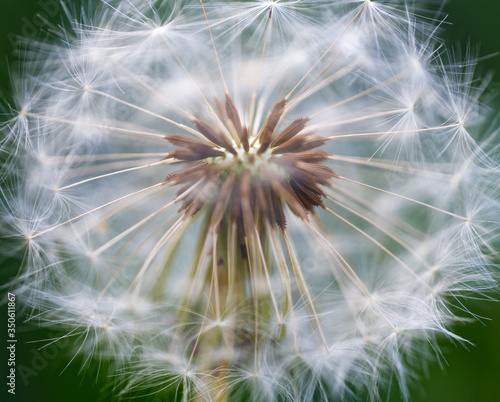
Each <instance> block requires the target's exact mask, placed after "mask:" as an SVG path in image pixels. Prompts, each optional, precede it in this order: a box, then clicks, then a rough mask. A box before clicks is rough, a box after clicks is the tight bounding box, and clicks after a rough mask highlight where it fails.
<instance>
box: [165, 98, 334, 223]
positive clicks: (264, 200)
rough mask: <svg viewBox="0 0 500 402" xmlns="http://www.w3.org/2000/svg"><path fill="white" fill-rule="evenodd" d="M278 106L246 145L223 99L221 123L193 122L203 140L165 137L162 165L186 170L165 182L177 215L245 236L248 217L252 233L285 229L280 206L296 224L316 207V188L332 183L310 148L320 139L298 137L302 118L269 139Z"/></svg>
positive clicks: (320, 156)
mask: <svg viewBox="0 0 500 402" xmlns="http://www.w3.org/2000/svg"><path fill="white" fill-rule="evenodd" d="M285 107H286V100H285V99H283V100H281V101H279V102H277V103H276V104H275V105H274V106H273V108H272V109H271V111H270V112H269V114H268V116H267V118H266V121H265V122H264V124H263V126H262V127H261V129H260V131H259V133H258V135H257V137H256V138H255V139H254V140H253V143H250V137H249V132H248V128H247V127H244V126H242V124H241V120H240V117H239V113H238V111H237V110H236V107H235V106H234V104H233V102H232V101H231V98H230V97H229V96H228V95H226V101H225V104H224V105H223V104H222V103H221V102H219V103H218V109H219V110H218V111H219V116H220V118H221V123H219V124H212V123H209V122H207V121H205V120H200V119H195V120H194V121H193V123H194V125H195V126H196V128H197V129H198V131H199V132H200V133H201V134H202V136H203V137H204V139H195V138H191V137H187V136H185V135H169V136H166V137H165V138H166V139H167V140H168V141H170V142H171V143H172V144H173V145H175V146H177V147H178V148H177V149H176V150H175V151H174V152H171V153H169V154H168V155H167V158H172V159H177V160H180V161H185V162H186V163H187V166H185V167H184V168H183V169H181V170H178V171H177V172H174V173H172V174H170V175H169V176H168V177H167V178H166V182H168V183H170V184H171V185H182V187H181V188H180V190H179V192H178V196H180V197H182V198H183V204H182V207H181V209H180V210H184V211H185V214H186V215H188V216H192V215H194V214H196V213H197V212H198V211H199V210H200V209H202V208H207V209H208V210H210V211H211V218H210V219H211V221H210V225H211V226H212V227H215V228H217V229H218V227H219V226H220V224H221V222H223V220H224V219H230V220H231V221H233V222H236V223H237V224H238V227H239V228H240V230H243V231H245V229H244V227H245V223H244V222H245V216H246V217H248V216H252V220H255V222H256V223H257V224H258V225H259V227H261V226H262V225H263V224H265V223H269V224H272V225H274V224H276V225H278V227H279V228H281V229H284V228H285V224H286V222H285V214H284V210H283V209H284V206H285V205H287V206H288V207H289V208H290V210H291V211H292V212H293V213H294V214H295V215H296V216H298V217H299V218H301V219H306V218H307V214H308V212H310V211H313V209H314V207H316V206H323V202H322V198H323V196H324V193H323V191H322V189H321V186H324V185H325V186H326V185H329V184H330V179H331V178H333V177H337V175H336V174H335V173H334V172H333V171H332V170H331V169H330V168H329V167H328V166H326V165H324V164H323V161H325V160H326V159H327V158H328V154H327V153H326V152H324V151H322V150H320V149H317V148H318V147H320V146H322V145H323V144H324V143H325V141H326V139H325V138H323V137H320V136H317V135H312V134H305V133H303V132H302V131H303V130H304V128H305V126H306V124H307V122H308V121H309V119H308V118H301V119H297V120H295V121H294V122H292V123H291V124H290V125H289V126H288V127H286V128H285V129H284V130H283V131H282V132H281V133H279V134H277V135H276V134H275V129H276V127H277V125H278V123H279V121H280V119H281V116H282V115H283V112H284V111H285ZM217 126H220V127H217ZM254 218H255V219H254Z"/></svg>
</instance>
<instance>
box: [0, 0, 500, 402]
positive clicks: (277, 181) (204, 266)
mask: <svg viewBox="0 0 500 402" xmlns="http://www.w3.org/2000/svg"><path fill="white" fill-rule="evenodd" d="M98 3H99V4H98V5H96V7H94V9H93V10H91V11H89V13H88V14H85V13H84V14H82V16H81V17H74V16H72V15H71V13H68V17H69V19H70V21H71V23H70V24H69V25H68V27H67V28H65V30H64V31H63V32H61V35H60V36H57V35H56V36H55V37H52V38H51V39H50V40H49V39H48V40H47V41H40V42H36V43H32V45H31V46H28V49H27V50H26V52H25V58H26V61H27V63H26V64H27V65H26V66H25V67H23V69H22V71H21V72H20V73H19V74H18V77H16V78H15V79H14V93H13V101H12V104H9V107H8V109H9V110H11V118H10V120H9V121H7V122H6V123H5V124H4V125H2V126H1V132H2V135H3V138H2V140H1V143H0V150H1V152H2V155H6V158H5V163H3V166H2V171H1V172H2V177H3V178H2V180H3V181H2V190H1V193H0V195H1V198H0V206H1V209H2V225H1V230H2V233H3V234H6V235H7V236H8V238H9V241H11V243H12V245H13V247H12V254H16V253H24V254H23V255H24V262H23V266H22V267H21V270H20V273H19V275H18V277H17V278H16V279H15V280H14V281H13V283H12V286H13V287H15V288H16V289H18V290H19V291H20V293H19V294H21V293H22V294H23V295H26V298H27V304H28V305H29V306H30V307H31V312H32V320H33V321H35V320H36V321H37V322H40V323H42V324H43V325H47V326H50V327H56V328H58V329H61V330H63V331H65V332H66V334H67V335H66V337H69V338H72V339H73V340H74V344H75V347H76V349H75V354H80V355H83V357H84V361H85V363H84V364H86V365H91V364H92V362H93V361H102V360H105V361H111V362H112V366H113V369H114V370H115V371H114V374H116V375H115V376H114V377H113V378H116V383H115V384H114V391H113V392H115V393H116V394H118V395H119V396H126V397H129V396H131V395H132V396H148V395H154V394H158V395H161V396H162V397H163V396H165V398H166V399H168V398H173V399H175V398H177V399H182V400H191V399H196V400H243V399H244V400H253V401H272V400H304V401H307V400H320V399H321V400H352V399H356V398H357V399H360V398H361V399H362V398H363V395H366V394H368V393H369V394H370V395H373V399H374V400H377V399H378V398H380V399H383V396H384V395H385V393H386V392H390V391H389V390H388V388H389V387H390V385H391V384H390V380H388V378H392V377H395V378H397V381H398V383H399V388H400V389H401V393H402V397H403V398H407V397H408V395H409V393H408V389H411V386H412V381H413V380H414V379H415V378H416V374H417V373H418V372H419V370H421V369H422V366H423V365H425V363H424V362H426V361H429V360H431V359H432V356H433V354H434V352H435V351H439V348H438V343H437V342H438V340H439V339H440V338H441V337H447V338H450V339H453V340H456V341H458V342H463V340H462V339H461V338H460V337H458V336H457V335H455V334H454V333H453V324H454V323H455V322H457V321H459V320H462V319H463V317H462V316H463V315H470V314H472V313H471V312H469V311H468V310H467V307H465V306H466V304H465V299H466V298H467V297H479V298H484V299H488V298H489V297H490V296H489V292H491V291H492V290H494V289H496V281H495V272H494V271H495V269H496V268H497V264H496V263H495V261H496V260H495V258H496V257H497V256H498V236H499V230H498V229H499V227H500V222H499V218H498V217H499V216H500V214H499V211H500V202H499V201H498V196H499V195H500V192H499V187H498V183H499V181H498V172H499V167H498V152H497V151H498V149H497V148H498V147H496V145H495V144H496V143H497V142H498V141H497V137H498V131H495V130H493V131H492V132H491V133H490V132H488V130H487V129H485V128H483V127H484V126H482V124H483V122H484V121H485V120H486V119H487V118H488V115H487V113H486V108H485V107H484V105H483V104H482V103H481V99H482V98H481V92H482V91H483V89H484V88H485V87H486V85H487V83H488V80H487V79H486V80H483V81H480V80H477V79H476V76H475V74H474V63H475V59H476V56H475V55H474V54H466V55H465V57H461V56H460V55H459V54H453V52H451V51H447V50H446V48H445V46H444V44H443V42H442V41H441V39H440V38H439V36H440V29H439V28H438V27H436V25H437V23H436V19H435V16H432V18H422V17H419V16H417V15H415V12H414V11H415V10H414V9H413V6H412V5H411V4H398V3H397V2H392V1H391V2H373V1H366V0H363V1H348V0H346V1H335V2H325V1H323V0H307V1H296V0H281V1H274V0H273V1H270V0H259V1H246V2H240V3H234V2H229V1H218V0H207V1H204V0H203V1H199V0H196V1H195V0H176V1H166V0H158V1H133V2H132V1H128V0H121V1H118V0H116V1H111V2H107V1H106V2H105V1H102V2H98ZM420 13H423V14H425V12H423V11H422V10H419V14H420ZM53 36H54V35H53ZM58 38H60V39H59V40H58ZM459 56H460V57H459ZM461 59H464V60H465V61H463V60H461ZM438 353H439V352H438ZM74 356H75V355H73V356H71V357H70V358H69V359H68V360H70V359H72V358H73V357H74ZM72 362H73V360H72ZM72 364H74V362H73V363H72Z"/></svg>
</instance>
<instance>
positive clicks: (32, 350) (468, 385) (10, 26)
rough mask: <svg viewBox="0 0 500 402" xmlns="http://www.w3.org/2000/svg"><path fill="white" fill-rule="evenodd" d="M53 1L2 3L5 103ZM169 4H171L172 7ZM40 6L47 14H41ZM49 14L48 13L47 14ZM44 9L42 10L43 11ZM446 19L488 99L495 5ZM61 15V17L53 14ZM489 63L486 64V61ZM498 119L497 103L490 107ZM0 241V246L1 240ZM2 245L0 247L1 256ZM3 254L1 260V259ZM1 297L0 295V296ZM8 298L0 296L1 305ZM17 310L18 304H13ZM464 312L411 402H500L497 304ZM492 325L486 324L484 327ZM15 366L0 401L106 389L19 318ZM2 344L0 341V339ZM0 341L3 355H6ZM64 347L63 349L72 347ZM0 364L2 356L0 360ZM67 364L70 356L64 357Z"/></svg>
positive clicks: (75, 400) (451, 39)
mask: <svg viewBox="0 0 500 402" xmlns="http://www.w3.org/2000/svg"><path fill="white" fill-rule="evenodd" d="M55 1H56V0H41V1H39V0H16V1H6V0H2V8H1V14H0V55H1V56H2V58H1V59H0V95H2V97H4V98H6V99H8V97H9V84H8V82H9V69H8V66H9V64H11V62H12V61H15V60H16V56H15V54H14V52H13V42H15V40H16V39H15V35H16V34H23V35H28V36H31V35H32V33H33V34H35V33H36V32H37V31H38V28H36V24H37V23H38V24H40V25H43V21H42V20H40V19H39V18H38V17H37V13H39V12H44V11H45V13H48V14H53V15H54V16H53V17H51V18H50V19H51V21H53V22H55V23H56V24H58V23H60V22H61V21H62V20H61V18H60V16H59V15H55V14H56V13H55V12H54V13H52V11H53V10H54V8H53V5H54V4H55ZM172 1H173V0H172ZM67 2H68V3H70V4H72V5H77V4H78V3H79V2H78V1H71V0H68V1H67ZM43 4H45V5H46V7H44V6H43ZM49 6H50V7H49ZM428 6H429V7H432V8H439V7H440V2H439V0H438V1H430V2H429V4H428ZM44 8H45V10H44ZM443 10H444V12H445V13H446V14H448V18H447V19H446V21H447V22H448V23H450V24H449V25H447V24H445V25H444V27H445V29H446V33H445V38H446V42H447V44H448V46H452V45H457V46H460V47H461V49H466V47H467V46H468V44H469V43H470V44H471V46H472V48H473V49H477V46H480V47H479V50H480V51H479V54H480V56H481V57H484V58H485V60H483V61H482V62H481V63H480V64H481V66H480V69H479V71H480V72H481V73H482V74H483V75H484V74H487V73H489V72H496V73H495V74H494V78H493V83H492V84H491V85H490V89H491V92H492V93H493V92H494V91H495V90H500V85H499V83H500V56H495V53H497V52H499V51H500V2H496V1H493V0H475V1H471V0H452V1H449V2H448V3H447V4H445V6H444V8H443ZM54 11H58V12H59V13H60V12H62V9H61V8H59V9H57V10H54ZM489 56H491V57H489ZM491 104H492V105H493V107H494V108H495V109H496V110H498V111H500V102H499V99H498V97H497V98H495V99H494V101H493V102H492V103H491ZM0 241H1V240H0ZM2 247H3V248H5V247H7V245H6V244H5V242H4V243H0V248H2ZM2 254H4V253H0V255H2ZM19 263H20V262H19V261H12V260H8V259H5V258H4V259H2V257H0V264H1V269H0V279H1V283H2V284H3V283H5V282H6V281H7V279H8V278H9V277H10V276H11V275H13V274H14V273H15V270H16V267H17V266H18V264H19ZM2 293H5V292H2ZM5 298H6V296H5V295H4V294H2V300H5ZM18 306H19V304H18ZM469 307H470V309H471V310H472V311H474V312H475V313H477V314H478V315H480V316H482V317H487V318H485V319H483V320H482V322H479V321H476V322H474V323H472V324H469V325H464V326H463V327H457V328H455V331H456V333H458V334H459V335H460V336H462V337H463V338H465V339H467V340H469V341H470V342H472V343H473V344H474V345H475V346H472V345H471V346H469V347H467V348H465V347H463V346H461V345H453V344H450V342H446V341H443V342H442V351H443V357H441V359H440V364H439V363H438V362H435V363H434V364H432V365H431V367H430V370H429V372H428V373H421V374H420V375H419V377H417V378H416V379H415V381H414V383H415V384H416V385H414V386H413V387H412V391H411V397H412V399H413V400H414V401H429V402H442V401H454V402H497V401H500V303H495V302H490V303H472V304H470V305H469ZM0 310H1V314H0V317H4V318H2V319H1V321H2V323H1V328H2V334H7V331H6V329H5V325H6V306H5V305H1V306H0ZM490 319H491V320H490ZM17 331H18V333H17V337H18V343H17V364H18V365H20V364H21V365H24V366H25V367H26V368H27V369H28V370H29V369H33V368H34V370H33V371H26V372H25V376H27V377H28V384H27V385H25V384H24V382H23V380H22V378H20V375H19V374H18V378H17V388H16V395H15V396H14V397H13V396H12V395H10V394H8V393H7V392H6V389H5V387H6V382H5V380H1V383H2V385H1V387H0V389H1V390H0V400H1V401H22V402H25V401H30V402H59V401H61V402H63V401H64V402H67V401H70V402H79V401H97V400H107V398H106V396H104V395H105V394H103V396H101V393H100V390H101V387H102V386H103V385H105V384H103V383H96V381H95V373H94V372H93V371H89V372H87V373H86V374H85V375H82V373H79V370H80V364H79V362H74V363H73V364H70V365H69V367H67V368H65V364H66V363H67V361H68V360H69V359H68V355H66V354H65V350H67V351H68V352H69V350H70V347H69V345H59V346H55V347H52V348H51V349H50V350H49V349H40V350H39V348H40V346H41V345H42V344H43V342H35V343H31V342H33V341H37V340H43V339H47V338H48V337H51V336H54V335H56V334H53V333H50V332H46V331H43V330H33V328H30V327H28V326H27V325H25V324H23V323H22V316H18V319H17ZM5 338H6V336H5V335H2V336H0V339H5ZM3 342H4V341H2V346H1V350H2V352H4V351H5V346H4V345H5V343H3ZM70 342H71V340H70V341H68V343H70ZM2 356H3V353H2ZM69 356H71V355H69ZM6 361H7V358H6V357H5V358H4V357H2V358H1V360H0V378H2V379H5V378H6V377H5V376H6V375H7V364H6ZM389 400H390V401H398V400H400V397H399V396H398V395H397V394H394V393H393V395H391V396H390V398H389Z"/></svg>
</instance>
